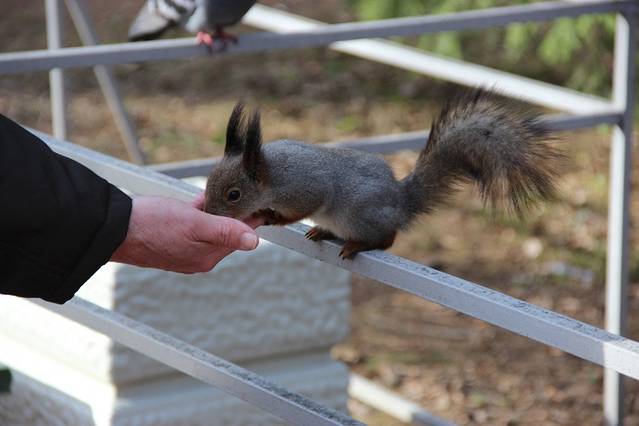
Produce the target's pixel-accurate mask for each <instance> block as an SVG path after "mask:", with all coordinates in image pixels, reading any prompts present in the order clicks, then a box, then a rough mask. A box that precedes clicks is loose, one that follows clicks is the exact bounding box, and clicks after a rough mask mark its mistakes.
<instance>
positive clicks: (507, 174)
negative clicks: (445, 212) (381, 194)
mask: <svg viewBox="0 0 639 426" xmlns="http://www.w3.org/2000/svg"><path fill="white" fill-rule="evenodd" d="M549 133H550V131H549V129H548V128H547V127H546V126H545V125H544V124H543V123H542V122H541V121H540V120H539V117H538V116H537V115H533V114H531V113H530V112H527V111H524V110H523V109H522V108H520V107H517V106H516V105H514V104H513V103H512V102H509V101H502V100H499V99H497V98H496V97H495V96H494V95H493V94H491V93H490V92H487V91H484V90H481V89H477V90H474V91H472V92H468V93H466V94H464V95H463V96H460V97H459V98H457V99H456V100H454V101H452V102H449V103H448V104H447V105H446V106H445V107H444V109H443V110H442V112H441V113H440V115H439V117H438V118H437V119H436V120H435V122H434V123H433V126H432V129H431V132H430V137H429V140H428V143H427V144H426V147H425V148H424V150H423V151H422V152H421V154H420V156H419V158H418V160H417V165H416V167H415V170H414V171H413V173H412V174H411V175H409V176H408V177H406V178H405V179H404V180H403V181H402V184H403V185H404V188H405V189H406V191H407V194H408V202H409V205H410V212H411V215H412V216H415V215H417V214H419V213H427V212H430V211H432V210H433V209H435V208H436V207H438V206H439V205H441V204H442V203H444V202H445V201H446V200H447V198H449V196H450V195H451V194H453V193H454V192H455V189H456V188H457V186H458V185H459V184H460V183H462V182H464V181H467V180H472V181H474V182H476V183H477V184H478V185H479V190H480V192H481V195H482V198H483V199H484V201H487V202H489V203H491V204H493V205H494V206H495V207H500V206H503V207H506V209H507V210H509V211H512V212H515V213H516V214H518V215H520V214H521V213H523V212H524V211H525V210H526V208H528V207H529V206H530V205H531V204H533V203H534V202H535V201H538V200H540V199H549V198H552V197H553V195H554V193H555V183H554V181H555V178H556V175H557V172H556V169H555V168H556V167H557V161H558V160H559V159H560V158H561V157H562V155H561V154H560V153H559V152H558V151H557V150H556V149H555V148H553V147H552V146H550V143H549V141H548V139H549V136H550V135H549Z"/></svg>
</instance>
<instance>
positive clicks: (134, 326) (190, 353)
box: [32, 297, 362, 426]
mask: <svg viewBox="0 0 639 426" xmlns="http://www.w3.org/2000/svg"><path fill="white" fill-rule="evenodd" d="M32 302H33V303H35V304H36V305H39V306H41V307H43V308H45V309H48V310H50V311H53V312H55V313H57V314H59V315H62V316H63V317H65V318H68V319H71V320H73V321H75V322H77V323H79V324H82V325H84V326H86V327H89V328H91V329H93V330H96V331H98V332H100V333H102V334H105V335H106V336H109V337H110V338H111V339H113V340H114V341H116V342H118V343H121V344H123V345H125V346H128V347H129V348H131V349H133V350H136V351H138V352H140V353H141V354H144V355H146V356H148V357H150V358H153V359H155V360H157V361H160V362H162V363H164V364H166V365H168V366H170V367H173V368H175V369H176V370H179V371H181V372H183V373H186V374H188V375H190V376H192V377H194V378H196V379H198V380H201V381H203V382H205V383H208V384H210V385H213V386H215V387H216V388H218V389H220V390H221V391H224V392H226V393H228V394H230V395H234V396H236V397H238V398H240V399H242V400H244V401H246V402H248V403H250V404H252V405H255V406H256V407H259V408H261V409H263V410H264V411H267V412H269V413H271V414H274V415H275V416H277V417H279V418H281V419H284V420H286V421H287V422H289V423H290V424H293V425H317V426H328V425H331V426H334V425H345V426H351V425H352V426H357V425H362V423H360V422H357V421H355V420H353V419H351V418H350V417H348V416H346V415H344V414H342V413H339V412H337V411H335V410H332V409H330V408H326V407H323V406H321V405H320V404H318V403H316V402H314V401H312V400H310V399H308V398H306V397H304V396H302V395H299V394H297V393H294V392H291V391H289V390H287V389H285V388H283V387H281V386H279V385H276V384H275V383H272V382H269V381H268V380H266V379H264V378H262V377H261V376H258V375H257V374H255V373H251V372H250V371H248V370H245V369H243V368H242V367H239V366H237V365H235V364H233V363H230V362H228V361H226V360H224V359H222V358H218V357H216V356H214V355H211V354H209V353H208V352H205V351H203V350H202V349H199V348H197V347H195V346H193V345H190V344H188V343H185V342H183V341H181V340H178V339H176V338H174V337H171V336H169V335H167V334H164V333H162V332H160V331H158V330H156V329H154V328H151V327H149V326H147V325H145V324H142V323H140V322H138V321H135V320H133V319H131V318H128V317H125V316H123V315H121V314H119V313H117V312H113V311H109V310H107V309H104V308H102V307H100V306H97V305H95V304H93V303H91V302H88V301H86V300H84V299H81V298H79V297H74V298H73V299H72V300H70V301H68V302H67V303H65V304H64V305H56V304H52V303H48V302H44V301H42V300H39V299H32Z"/></svg>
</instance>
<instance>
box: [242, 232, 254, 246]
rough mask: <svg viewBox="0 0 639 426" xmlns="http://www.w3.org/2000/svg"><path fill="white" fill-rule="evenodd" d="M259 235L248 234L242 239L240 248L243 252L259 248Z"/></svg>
mask: <svg viewBox="0 0 639 426" xmlns="http://www.w3.org/2000/svg"><path fill="white" fill-rule="evenodd" d="M257 242H258V239H257V235H255V234H251V233H249V232H246V233H244V234H242V236H241V237H240V248H241V249H242V250H253V249H254V248H255V247H257Z"/></svg>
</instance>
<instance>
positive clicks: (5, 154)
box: [0, 115, 131, 303]
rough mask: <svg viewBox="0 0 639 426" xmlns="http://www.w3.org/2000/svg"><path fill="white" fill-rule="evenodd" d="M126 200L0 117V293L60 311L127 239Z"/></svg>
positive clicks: (105, 182)
mask: <svg viewBox="0 0 639 426" xmlns="http://www.w3.org/2000/svg"><path fill="white" fill-rule="evenodd" d="M130 214H131V199H130V198H129V197H128V196H127V195H125V194H124V193H123V192H121V191H120V190H119V189H117V188H116V187H115V186H113V185H111V184H109V183H108V182H107V181H105V180H104V179H102V178H101V177H99V176H97V175H96V174H95V173H93V172H92V171H90V170H89V169H87V168H86V167H84V166H82V165H81V164H79V163H77V162H75V161H73V160H71V159H69V158H66V157H63V156H60V155H58V154H56V153H54V152H53V151H51V149H50V148H49V147H48V146H47V145H46V144H45V143H44V142H42V141H41V140H40V139H38V138H37V137H35V136H34V135H33V134H31V133H30V132H28V131H26V130H25V129H23V128H22V127H20V126H19V125H17V124H16V123H14V122H12V121H11V120H9V119H8V118H6V117H4V116H2V115H0V293H5V294H12V295H16V296H23V297H39V298H42V299H44V300H48V301H50V302H55V303H64V302H66V301H67V300H69V299H70V298H71V297H73V294H74V293H75V292H76V291H77V290H78V289H79V288H80V286H81V285H82V284H84V282H85V281H86V280H88V279H89V277H91V275H93V273H94V272H95V271H97V270H98V268H100V266H102V265H103V264H104V263H106V262H107V261H108V260H109V258H110V257H111V254H112V253H113V251H114V250H115V249H116V248H117V247H118V246H119V245H120V243H121V242H122V241H123V240H124V237H125V236H126V232H127V228H128V225H129V216H130Z"/></svg>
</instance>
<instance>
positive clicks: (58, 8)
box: [45, 0, 67, 139]
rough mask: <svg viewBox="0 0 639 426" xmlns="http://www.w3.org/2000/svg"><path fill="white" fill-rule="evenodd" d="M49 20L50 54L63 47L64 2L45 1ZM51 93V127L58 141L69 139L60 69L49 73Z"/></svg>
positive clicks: (64, 92) (48, 42) (64, 94)
mask: <svg viewBox="0 0 639 426" xmlns="http://www.w3.org/2000/svg"><path fill="white" fill-rule="evenodd" d="M45 13H46V19H47V45H48V48H49V52H52V53H54V52H55V50H57V49H60V48H62V46H63V40H62V38H63V32H64V15H63V10H62V0H45ZM49 93H50V97H51V127H52V129H53V135H54V136H55V137H56V138H58V139H66V138H67V114H66V108H67V99H66V90H65V84H64V72H63V71H62V70H61V69H59V68H53V69H51V70H50V71H49Z"/></svg>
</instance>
